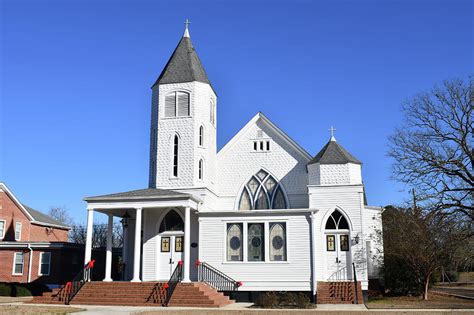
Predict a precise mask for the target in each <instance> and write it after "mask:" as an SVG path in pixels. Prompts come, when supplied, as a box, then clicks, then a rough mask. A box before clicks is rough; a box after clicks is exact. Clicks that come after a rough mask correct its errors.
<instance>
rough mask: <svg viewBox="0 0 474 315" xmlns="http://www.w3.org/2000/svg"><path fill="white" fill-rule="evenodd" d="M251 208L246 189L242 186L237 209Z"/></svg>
mask: <svg viewBox="0 0 474 315" xmlns="http://www.w3.org/2000/svg"><path fill="white" fill-rule="evenodd" d="M250 209H252V203H251V201H250V196H249V193H248V191H247V189H245V188H244V191H243V192H242V196H241V197H240V203H239V210H250Z"/></svg>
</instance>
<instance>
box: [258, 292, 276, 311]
mask: <svg viewBox="0 0 474 315" xmlns="http://www.w3.org/2000/svg"><path fill="white" fill-rule="evenodd" d="M278 304H279V299H278V295H277V294H276V293H275V292H265V293H262V294H260V295H259V296H258V298H257V299H256V300H255V305H257V306H260V307H263V308H275V307H278Z"/></svg>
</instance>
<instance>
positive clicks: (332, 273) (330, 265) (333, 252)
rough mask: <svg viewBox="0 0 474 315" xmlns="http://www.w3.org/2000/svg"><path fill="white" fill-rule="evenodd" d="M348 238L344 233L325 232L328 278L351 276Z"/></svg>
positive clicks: (347, 278) (336, 278)
mask: <svg viewBox="0 0 474 315" xmlns="http://www.w3.org/2000/svg"><path fill="white" fill-rule="evenodd" d="M349 242H350V238H349V234H346V233H334V234H331V233H328V234H326V263H327V278H328V280H349V279H351V278H352V269H351V251H350V243H349Z"/></svg>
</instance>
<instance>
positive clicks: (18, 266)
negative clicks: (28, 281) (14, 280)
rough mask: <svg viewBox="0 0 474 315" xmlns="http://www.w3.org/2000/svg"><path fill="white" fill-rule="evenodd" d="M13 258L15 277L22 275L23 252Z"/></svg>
mask: <svg viewBox="0 0 474 315" xmlns="http://www.w3.org/2000/svg"><path fill="white" fill-rule="evenodd" d="M13 257H14V258H13V275H22V274H23V262H24V257H23V252H18V253H15V255H14V256H13Z"/></svg>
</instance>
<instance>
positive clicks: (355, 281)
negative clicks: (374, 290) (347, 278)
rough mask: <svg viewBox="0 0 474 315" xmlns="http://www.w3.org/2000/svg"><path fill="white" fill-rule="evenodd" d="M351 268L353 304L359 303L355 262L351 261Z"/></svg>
mask: <svg viewBox="0 0 474 315" xmlns="http://www.w3.org/2000/svg"><path fill="white" fill-rule="evenodd" d="M352 270H353V272H354V290H355V298H356V300H355V302H356V303H355V304H359V294H358V293H357V273H356V267H355V264H354V263H352Z"/></svg>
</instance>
